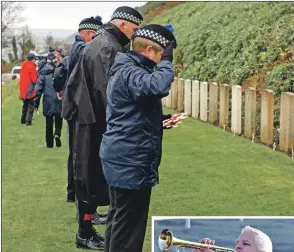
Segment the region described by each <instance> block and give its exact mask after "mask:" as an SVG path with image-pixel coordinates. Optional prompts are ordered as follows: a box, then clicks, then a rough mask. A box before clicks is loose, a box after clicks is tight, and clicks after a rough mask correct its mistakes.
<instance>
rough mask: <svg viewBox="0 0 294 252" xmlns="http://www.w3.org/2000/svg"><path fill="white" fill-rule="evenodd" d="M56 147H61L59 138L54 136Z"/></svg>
mask: <svg viewBox="0 0 294 252" xmlns="http://www.w3.org/2000/svg"><path fill="white" fill-rule="evenodd" d="M54 138H55V144H56V147H61V141H60V137H59V136H58V135H55V136H54Z"/></svg>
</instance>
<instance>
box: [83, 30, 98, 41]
mask: <svg viewBox="0 0 294 252" xmlns="http://www.w3.org/2000/svg"><path fill="white" fill-rule="evenodd" d="M95 35H96V32H95V31H93V30H84V32H83V36H82V37H83V39H84V41H85V42H86V43H87V42H89V41H91V40H92V39H93V37H94V36H95Z"/></svg>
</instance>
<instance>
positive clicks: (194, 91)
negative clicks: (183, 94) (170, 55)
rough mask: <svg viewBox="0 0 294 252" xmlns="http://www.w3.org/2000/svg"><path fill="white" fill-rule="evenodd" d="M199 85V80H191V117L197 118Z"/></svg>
mask: <svg viewBox="0 0 294 252" xmlns="http://www.w3.org/2000/svg"><path fill="white" fill-rule="evenodd" d="M199 91H200V86H199V81H197V80H193V81H192V117H194V118H195V119H198V117H199V104H200V103H199V102H200V93H199Z"/></svg>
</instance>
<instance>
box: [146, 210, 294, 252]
mask: <svg viewBox="0 0 294 252" xmlns="http://www.w3.org/2000/svg"><path fill="white" fill-rule="evenodd" d="M174 219H178V220H188V219H190V220H191V219H194V220H200V219H202V220H203V219H206V220H236V219H237V220H238V219H239V220H243V219H252V220H254V219H258V220H277V219H280V220H286V219H287V220H293V219H294V216H152V224H151V228H152V230H151V246H152V252H154V221H156V220H174Z"/></svg>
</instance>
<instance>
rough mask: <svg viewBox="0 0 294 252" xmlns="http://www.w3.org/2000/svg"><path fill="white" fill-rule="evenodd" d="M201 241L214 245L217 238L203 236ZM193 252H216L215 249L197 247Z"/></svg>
mask: <svg viewBox="0 0 294 252" xmlns="http://www.w3.org/2000/svg"><path fill="white" fill-rule="evenodd" d="M199 243H202V244H207V245H212V246H214V244H215V240H211V239H210V238H203V239H201V240H200V241H199ZM193 252H214V251H213V250H211V249H209V248H196V249H194V250H193Z"/></svg>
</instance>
